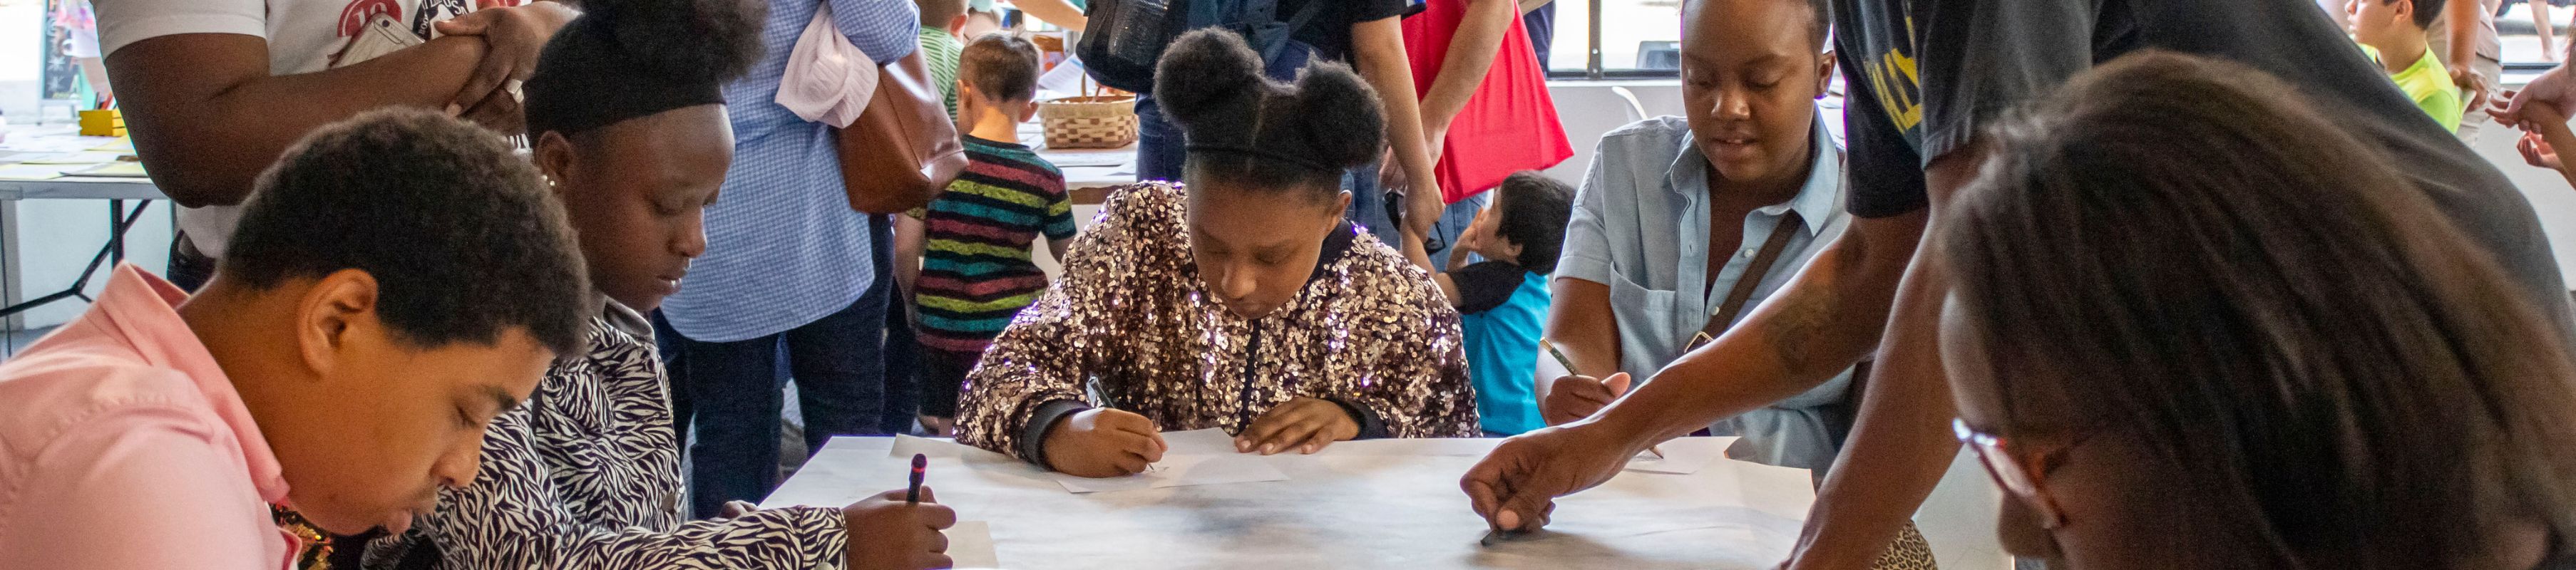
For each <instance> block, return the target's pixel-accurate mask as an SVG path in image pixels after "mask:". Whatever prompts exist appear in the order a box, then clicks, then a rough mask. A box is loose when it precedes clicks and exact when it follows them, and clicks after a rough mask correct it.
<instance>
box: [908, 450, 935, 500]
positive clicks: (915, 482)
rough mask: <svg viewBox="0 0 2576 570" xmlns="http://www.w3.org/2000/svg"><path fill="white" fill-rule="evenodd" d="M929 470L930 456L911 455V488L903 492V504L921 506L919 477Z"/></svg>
mask: <svg viewBox="0 0 2576 570" xmlns="http://www.w3.org/2000/svg"><path fill="white" fill-rule="evenodd" d="M929 469H930V456H928V455H922V454H919V453H915V454H912V488H911V489H909V490H906V491H904V492H903V504H906V505H918V504H921V475H922V472H923V471H927V470H929Z"/></svg>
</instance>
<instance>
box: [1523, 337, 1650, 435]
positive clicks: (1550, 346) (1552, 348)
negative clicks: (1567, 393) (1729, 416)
mask: <svg viewBox="0 0 2576 570" xmlns="http://www.w3.org/2000/svg"><path fill="white" fill-rule="evenodd" d="M1538 347H1539V348H1543V349H1547V355H1548V356H1551V357H1555V358H1556V365H1557V366H1563V367H1565V373H1567V374H1578V373H1577V372H1575V371H1574V359H1572V358H1566V357H1565V351H1562V350H1557V349H1556V343H1553V342H1548V341H1547V339H1544V338H1542V339H1538ZM1646 453H1652V454H1655V458H1656V459H1663V458H1664V449H1663V447H1662V446H1655V445H1649V446H1646Z"/></svg>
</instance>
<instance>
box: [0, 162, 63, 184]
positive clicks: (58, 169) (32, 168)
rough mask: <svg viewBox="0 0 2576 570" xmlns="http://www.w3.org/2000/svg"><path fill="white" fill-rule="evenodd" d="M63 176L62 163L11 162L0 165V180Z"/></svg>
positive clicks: (48, 178) (47, 178)
mask: <svg viewBox="0 0 2576 570" xmlns="http://www.w3.org/2000/svg"><path fill="white" fill-rule="evenodd" d="M61 177H63V165H59V164H12V165H8V166H0V180H53V179H56V178H61Z"/></svg>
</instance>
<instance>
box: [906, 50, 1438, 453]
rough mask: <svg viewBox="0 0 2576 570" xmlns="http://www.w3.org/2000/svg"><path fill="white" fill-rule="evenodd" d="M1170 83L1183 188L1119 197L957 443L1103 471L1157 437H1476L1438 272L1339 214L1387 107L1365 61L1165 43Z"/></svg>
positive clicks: (985, 389) (979, 384) (985, 384)
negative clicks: (1293, 59) (1300, 65)
mask: <svg viewBox="0 0 2576 570" xmlns="http://www.w3.org/2000/svg"><path fill="white" fill-rule="evenodd" d="M1156 78H1157V79H1156V81H1157V84H1156V86H1155V91H1154V94H1155V96H1156V97H1157V101H1158V102H1160V103H1161V105H1162V108H1163V110H1164V111H1165V112H1166V113H1168V116H1169V117H1170V118H1171V119H1173V120H1175V121H1177V122H1179V123H1181V125H1182V127H1183V130H1184V132H1185V133H1186V134H1187V136H1188V149H1189V158H1188V161H1187V163H1186V166H1185V169H1184V170H1185V173H1184V175H1183V178H1184V179H1185V180H1187V181H1188V183H1189V184H1188V185H1187V186H1186V187H1184V186H1181V185H1174V184H1169V183H1164V182H1145V183H1139V184H1136V185H1133V186H1128V187H1125V188H1121V189H1119V190H1116V191H1114V192H1112V193H1111V194H1110V197H1109V199H1108V201H1107V203H1106V204H1105V205H1104V209H1103V212H1102V214H1101V217H1100V220H1099V222H1098V223H1097V224H1095V225H1094V227H1092V228H1091V229H1090V230H1088V231H1086V232H1084V233H1083V234H1082V235H1081V236H1080V237H1078V238H1075V240H1074V244H1073V247H1072V248H1071V249H1072V253H1071V255H1069V256H1068V257H1067V259H1066V260H1065V263H1064V277H1063V279H1061V280H1060V281H1058V282H1057V284H1056V287H1055V289H1054V290H1051V291H1048V292H1047V293H1046V295H1045V296H1044V297H1042V298H1040V299H1039V300H1038V302H1037V304H1035V305H1032V306H1030V307H1029V308H1028V309H1027V310H1024V311H1022V312H1021V313H1020V316H1019V317H1018V319H1016V320H1015V321H1013V322H1012V323H1011V326H1010V328H1009V329H1008V330H1006V331H1004V332H1003V333H1002V336H1001V337H1000V338H998V339H996V340H995V341H994V343H993V346H992V348H991V349H990V350H989V351H987V352H986V353H985V355H984V359H983V361H982V363H981V364H980V365H979V366H977V367H976V369H975V370H974V372H972V373H969V374H968V375H967V380H966V386H965V388H964V392H963V396H962V397H961V399H960V401H959V404H958V429H957V438H958V441H960V442H963V443H967V444H971V445H975V446H978V447H983V448H985V449H990V450H994V451H998V452H1003V453H1009V454H1013V455H1016V456H1019V457H1021V458H1023V459H1026V460H1028V461H1030V462H1033V463H1036V464H1038V465H1040V466H1044V467H1047V468H1050V469H1054V470H1056V471H1061V472H1065V473H1070V474H1075V475H1083V476H1091V477H1107V476H1117V475H1125V474H1131V473H1136V472H1139V471H1142V470H1143V469H1144V468H1145V466H1146V465H1147V464H1149V463H1152V462H1154V461H1158V460H1160V459H1161V457H1162V452H1163V449H1164V445H1163V442H1162V440H1161V438H1160V437H1159V436H1158V435H1156V434H1157V433H1159V432H1161V431H1165V430H1192V429H1202V428H1210V427H1214V428H1222V429H1224V430H1226V431H1227V432H1229V433H1233V434H1235V436H1236V438H1235V446H1236V449H1237V450H1238V451H1244V452H1259V453H1264V454H1269V453H1277V452H1282V451H1288V450H1297V451H1301V452H1305V453H1313V452H1315V451H1317V450H1320V449H1322V448H1323V447H1324V446H1327V445H1330V444H1331V443H1332V442H1334V441H1341V440H1349V439H1355V438H1364V437H1469V436H1474V435H1476V433H1477V424H1476V412H1475V393H1474V389H1473V388H1472V387H1471V386H1470V385H1469V383H1468V380H1467V365H1466V358H1465V354H1464V352H1463V350H1462V349H1461V345H1460V337H1461V335H1460V332H1459V328H1458V313H1457V311H1456V310H1455V309H1453V308H1451V307H1450V304H1449V302H1448V301H1447V300H1446V299H1445V298H1443V297H1442V296H1441V294H1440V292H1439V289H1438V288H1437V286H1436V285H1434V284H1432V282H1431V279H1430V276H1429V275H1428V274H1426V273H1424V272H1423V271H1422V270H1421V269H1420V268H1417V267H1414V266H1413V265H1412V264H1410V263H1408V262H1407V261H1406V260H1405V259H1404V257H1403V256H1402V255H1401V254H1399V253H1397V252H1396V251H1395V250H1394V249H1392V248H1390V247H1388V246H1387V245H1386V244H1384V243H1380V242H1379V241H1378V240H1377V239H1376V238H1374V237H1371V236H1370V235H1369V234H1368V232H1366V231H1362V230H1361V229H1360V228H1357V227H1356V226H1353V225H1351V224H1350V223H1349V222H1346V221H1344V220H1343V217H1342V212H1343V210H1344V209H1345V208H1347V207H1348V206H1349V204H1350V200H1351V197H1350V196H1351V195H1350V193H1348V192H1345V191H1343V190H1342V189H1341V178H1342V173H1344V172H1346V171H1348V170H1349V169H1351V168H1352V167H1356V166H1359V165H1362V164H1366V163H1368V162H1370V161H1372V160H1374V159H1375V158H1376V157H1377V155H1378V153H1379V152H1380V148H1381V143H1380V140H1381V138H1380V136H1379V134H1378V133H1380V132H1382V130H1383V129H1384V125H1385V123H1384V119H1383V118H1382V117H1381V115H1380V113H1379V110H1378V108H1377V105H1376V103H1375V102H1374V101H1375V98H1374V96H1373V95H1372V93H1371V92H1370V91H1369V88H1368V87H1367V85H1366V84H1364V83H1361V81H1360V80H1359V78H1358V77H1357V76H1355V75H1353V74H1352V73H1351V71H1350V69H1349V68H1347V67H1343V66H1341V65H1338V64H1329V63H1327V64H1318V65H1315V66H1313V67H1309V68H1307V69H1306V70H1305V71H1304V72H1302V73H1301V74H1300V75H1299V77H1298V79H1297V81H1296V82H1295V83H1294V84H1282V83H1277V82H1272V81H1269V80H1266V79H1263V78H1262V70H1261V60H1260V58H1259V56H1258V55H1257V54H1255V53H1254V52H1253V51H1252V50H1251V49H1250V48H1248V47H1246V46H1245V45H1244V44H1243V41H1242V40H1241V39H1239V38H1237V37H1235V36H1234V35H1232V34H1228V33H1222V32H1214V31H1203V32H1200V33H1193V34H1190V35H1187V36H1184V37H1183V38H1182V39H1181V40H1180V41H1179V42H1177V43H1175V44H1174V45H1173V46H1172V47H1171V48H1169V49H1168V50H1167V51H1166V52H1165V55H1164V58H1163V61H1162V63H1161V65H1160V67H1159V69H1157V71H1156Z"/></svg>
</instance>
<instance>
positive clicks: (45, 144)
mask: <svg viewBox="0 0 2576 570" xmlns="http://www.w3.org/2000/svg"><path fill="white" fill-rule="evenodd" d="M133 154H134V145H133V143H131V142H129V141H126V140H125V139H122V138H118V137H84V136H79V135H78V134H77V133H76V132H74V129H73V128H71V127H69V126H51V127H18V128H14V129H10V130H9V131H7V132H6V133H5V134H0V201H7V200H159V199H163V198H166V197H167V196H164V195H162V193H161V189H160V188H159V187H156V186H153V185H152V179H149V178H121V177H86V176H61V175H60V173H63V172H74V171H80V170H85V169H89V168H93V167H97V166H99V165H101V164H105V163H108V162H113V161H115V160H117V159H118V158H119V157H127V156H132V155H133ZM93 159H96V160H93ZM28 161H36V162H38V163H45V162H55V163H46V164H38V163H27V162H28ZM63 161H71V162H63ZM31 175H33V177H42V178H44V179H41V180H37V179H30V178H31Z"/></svg>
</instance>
